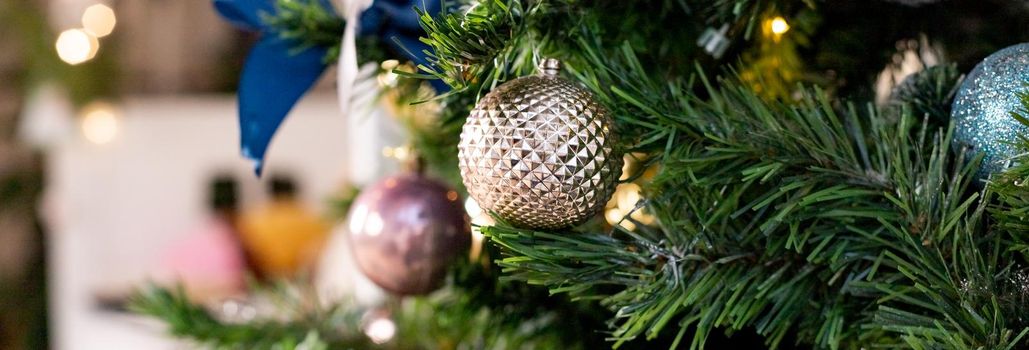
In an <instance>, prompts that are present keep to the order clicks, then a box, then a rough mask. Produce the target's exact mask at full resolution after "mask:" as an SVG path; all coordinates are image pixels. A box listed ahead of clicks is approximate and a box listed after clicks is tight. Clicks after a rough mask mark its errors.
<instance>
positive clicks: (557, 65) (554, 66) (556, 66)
mask: <svg viewBox="0 0 1029 350" xmlns="http://www.w3.org/2000/svg"><path fill="white" fill-rule="evenodd" d="M539 71H540V74H542V75H545V76H548V77H556V76H557V73H558V72H560V71H561V61H559V60H558V59H556V58H544V59H543V60H542V61H540V65H539Z"/></svg>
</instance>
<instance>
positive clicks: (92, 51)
mask: <svg viewBox="0 0 1029 350" xmlns="http://www.w3.org/2000/svg"><path fill="white" fill-rule="evenodd" d="M54 47H55V48H57V57H60V58H61V60H62V61H64V62H66V63H68V64H72V65H75V64H79V63H82V62H86V61H89V60H90V59H93V57H95V56H96V53H97V51H99V50H100V42H99V41H98V40H97V39H96V37H95V36H93V35H92V34H90V33H89V32H86V31H85V30H82V29H68V30H66V31H63V32H61V34H60V35H58V36H57V43H56V44H54Z"/></svg>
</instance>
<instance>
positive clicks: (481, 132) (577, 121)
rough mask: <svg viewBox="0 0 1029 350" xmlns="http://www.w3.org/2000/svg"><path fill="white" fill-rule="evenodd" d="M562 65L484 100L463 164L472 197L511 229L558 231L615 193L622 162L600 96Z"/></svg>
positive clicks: (550, 65) (465, 136) (462, 149)
mask: <svg viewBox="0 0 1029 350" xmlns="http://www.w3.org/2000/svg"><path fill="white" fill-rule="evenodd" d="M559 68H560V63H559V62H558V61H556V60H552V59H548V60H544V61H543V63H542V64H541V66H540V69H541V73H540V74H538V75H534V76H526V77H521V78H517V79H514V80H512V81H509V82H507V83H504V84H503V85H501V86H499V87H497V88H496V89H495V90H494V91H492V92H490V93H489V94H487V95H486V96H484V97H483V98H482V100H481V101H479V104H478V105H476V106H475V109H473V110H472V112H471V114H470V115H469V116H468V119H467V121H465V124H464V128H463V129H462V131H461V142H460V145H459V147H458V148H459V153H458V158H459V159H460V163H459V165H460V168H461V177H462V178H463V180H464V184H465V186H466V187H467V188H468V192H469V195H470V196H471V197H472V198H474V199H475V201H476V202H478V203H479V205H480V206H481V207H482V208H483V209H485V210H488V211H492V212H494V213H496V214H497V215H498V216H500V217H501V218H503V219H504V220H506V221H508V222H510V223H511V224H513V225H515V226H519V227H524V228H531V229H559V228H565V227H568V226H573V225H577V224H580V223H582V222H584V221H586V220H588V219H590V218H592V217H593V216H595V215H596V214H597V213H598V212H599V211H600V210H601V209H603V207H604V205H605V204H606V203H607V200H608V198H610V197H611V193H612V192H613V191H614V189H615V185H616V184H617V182H618V177H619V176H620V175H621V170H622V156H621V155H620V154H617V152H616V150H615V135H614V133H613V130H612V125H613V124H612V120H611V117H610V116H609V115H608V112H607V111H606V110H605V109H604V107H603V106H601V105H600V104H599V103H598V102H597V101H596V99H595V98H594V96H593V94H592V93H591V92H590V91H588V90H586V89H584V88H582V87H580V86H578V85H576V84H574V83H572V82H570V81H568V80H565V79H563V78H561V77H559V76H558V75H557V74H558V70H559Z"/></svg>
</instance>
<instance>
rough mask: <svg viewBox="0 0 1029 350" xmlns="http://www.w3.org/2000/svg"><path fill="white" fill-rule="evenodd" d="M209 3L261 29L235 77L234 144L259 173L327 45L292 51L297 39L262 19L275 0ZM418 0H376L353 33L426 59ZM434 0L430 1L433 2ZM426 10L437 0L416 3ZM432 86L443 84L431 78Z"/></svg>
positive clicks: (321, 67)
mask: <svg viewBox="0 0 1029 350" xmlns="http://www.w3.org/2000/svg"><path fill="white" fill-rule="evenodd" d="M213 1H214V7H215V9H216V10H217V11H218V13H219V14H221V15H222V17H225V19H226V20H228V21H229V22H231V23H232V24H234V25H236V26H238V27H240V28H243V29H246V30H251V31H256V32H260V33H261V39H260V40H259V41H258V42H257V44H256V45H255V46H254V48H253V49H251V51H250V54H249V56H248V57H247V59H246V63H244V65H243V75H242V77H241V78H240V81H239V130H240V148H241V150H242V154H243V156H244V157H246V158H249V159H250V160H252V161H254V172H255V173H257V175H258V176H260V175H261V171H262V169H263V162H264V155H265V151H266V150H267V149H268V144H269V143H270V142H271V140H272V136H274V135H275V131H276V130H277V129H278V128H279V125H281V124H282V121H283V119H285V118H286V115H287V114H288V113H289V111H290V110H291V109H292V108H293V105H295V104H296V102H297V101H298V100H299V99H300V97H302V96H303V95H304V93H306V92H307V90H309V89H310V88H311V86H313V85H314V83H315V82H317V81H318V78H319V77H321V75H322V73H323V72H324V71H325V68H326V67H327V66H328V65H327V63H326V62H325V61H324V60H323V58H324V57H325V55H326V53H327V51H328V48H327V47H322V46H313V47H309V48H306V49H304V50H303V51H300V52H296V51H295V49H296V48H297V46H298V44H299V43H297V42H296V41H294V40H290V39H284V38H282V37H281V35H279V34H280V33H278V32H277V30H276V29H275V28H273V27H271V26H269V25H268V24H267V23H265V22H264V20H262V14H268V15H274V14H275V13H276V11H277V9H276V8H275V5H274V1H275V0H213ZM420 2H421V0H377V1H375V2H374V3H373V4H372V6H371V7H370V8H368V9H367V10H366V11H364V12H363V13H361V23H360V27H359V28H360V31H359V33H358V35H359V36H368V35H374V36H376V37H379V38H381V39H382V40H385V41H386V42H387V43H388V44H389V45H390V47H392V48H393V49H394V50H395V51H396V52H397V53H399V54H401V55H403V56H405V57H406V58H408V59H410V60H412V61H414V62H415V63H416V64H427V63H428V62H427V61H426V57H425V51H427V50H429V47H428V46H427V45H425V44H424V43H422V42H421V41H419V40H418V38H419V37H420V36H422V35H423V34H424V32H423V31H422V28H421V25H420V24H419V19H418V14H417V13H416V12H415V11H414V7H415V6H416V5H419V4H418V3H420ZM319 3H320V4H321V5H322V6H323V7H324V8H325V9H326V11H334V10H333V7H332V5H331V4H329V3H328V1H327V0H319ZM433 4H435V5H433ZM418 7H419V8H421V9H423V10H424V11H425V12H427V13H432V14H435V13H439V12H440V11H441V2H440V1H438V0H427V1H426V3H425V4H422V6H418ZM433 86H434V87H435V88H436V89H437V91H442V89H445V88H446V87H445V85H443V84H442V82H440V81H438V80H437V81H433Z"/></svg>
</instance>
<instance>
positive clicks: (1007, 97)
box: [951, 43, 1029, 178]
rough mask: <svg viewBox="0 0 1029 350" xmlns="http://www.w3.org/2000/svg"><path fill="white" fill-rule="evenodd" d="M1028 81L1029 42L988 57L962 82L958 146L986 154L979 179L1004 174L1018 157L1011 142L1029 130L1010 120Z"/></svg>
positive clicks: (954, 113)
mask: <svg viewBox="0 0 1029 350" xmlns="http://www.w3.org/2000/svg"><path fill="white" fill-rule="evenodd" d="M1027 81H1029V43H1026V44H1018V45H1015V46H1011V47H1008V48H1005V49H1003V50H1000V51H997V52H996V53H994V54H992V55H990V56H989V57H986V59H985V60H983V61H982V62H981V63H979V65H977V66H975V69H973V70H972V72H971V73H969V74H968V78H965V81H964V82H963V83H961V87H960V88H959V89H958V92H957V96H955V98H954V105H953V107H952V108H951V119H952V120H953V122H954V143H955V146H956V147H961V146H962V145H967V146H969V147H970V148H971V150H972V151H973V152H982V153H983V162H982V165H981V167H980V170H979V174H978V175H979V177H980V178H986V177H988V176H989V175H991V174H994V173H996V172H999V171H1003V170H1004V169H1006V168H1007V167H1008V165H1009V164H1010V159H1011V157H1012V156H1014V155H1016V154H1017V151H1018V150H1017V149H1016V147H1015V145H1013V144H1011V142H1015V141H1017V140H1018V136H1019V135H1022V136H1029V128H1027V127H1026V126H1024V125H1022V124H1020V123H1019V122H1018V121H1017V120H1015V118H1012V117H1011V112H1015V111H1018V109H1019V108H1020V107H1021V106H1022V104H1021V99H1020V98H1019V96H1018V93H1019V92H1023V91H1026V88H1025V84H1026V82H1027Z"/></svg>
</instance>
